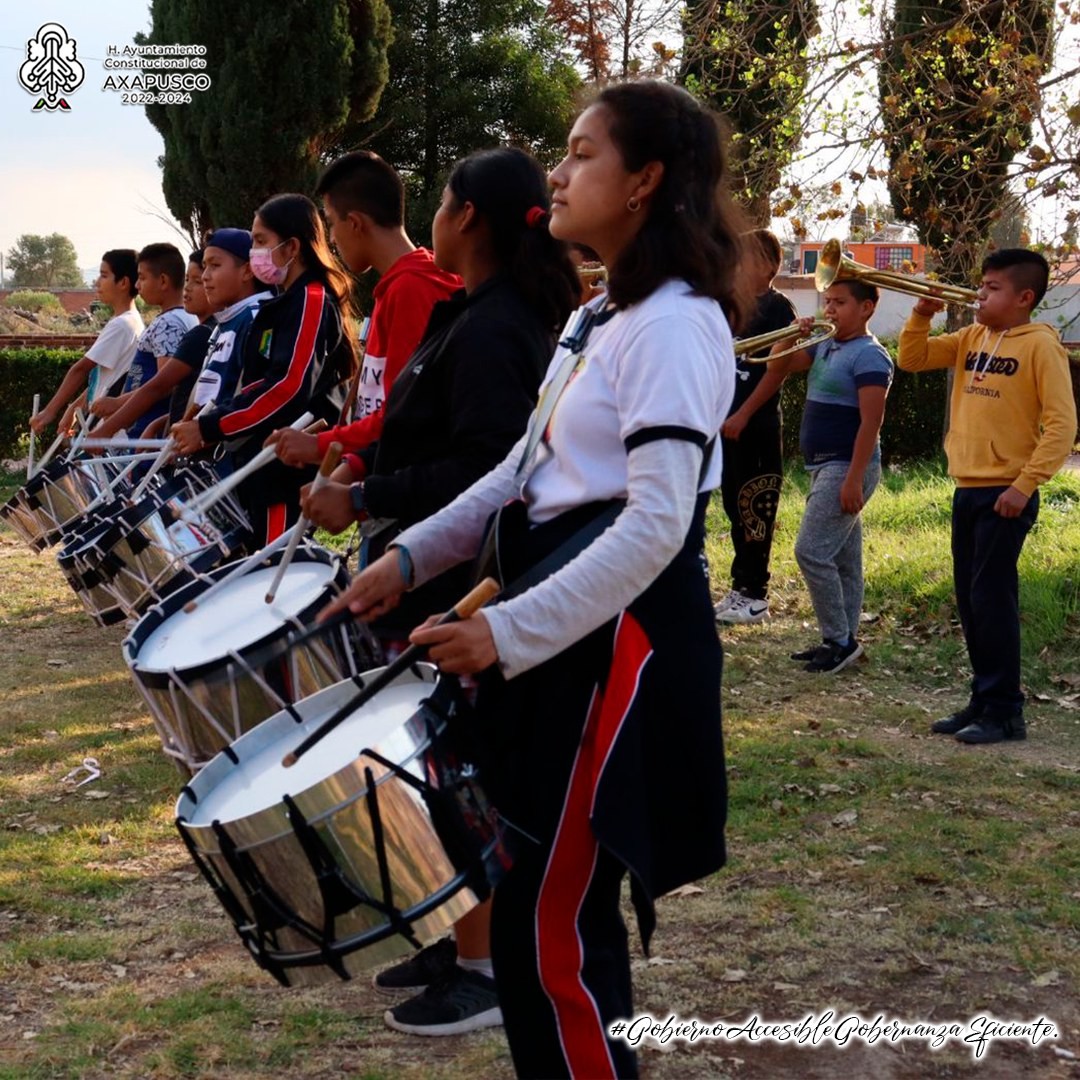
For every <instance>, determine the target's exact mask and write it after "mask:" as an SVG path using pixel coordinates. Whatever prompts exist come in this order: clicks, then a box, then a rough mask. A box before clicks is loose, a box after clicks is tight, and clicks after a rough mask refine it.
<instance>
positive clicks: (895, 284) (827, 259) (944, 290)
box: [814, 239, 979, 311]
mask: <svg viewBox="0 0 1080 1080" xmlns="http://www.w3.org/2000/svg"><path fill="white" fill-rule="evenodd" d="M841 281H863V282H865V283H866V284H867V285H877V286H878V288H879V289H888V290H889V291H890V292H899V293H907V295H908V296H924V297H928V298H929V299H931V300H944V301H945V303H947V304H961V305H963V306H964V307H970V308H974V309H975V310H976V311H977V310H978V308H979V294H978V292H976V291H975V290H974V289H966V288H964V287H963V286H962V285H946V284H945V282H943V281H931V280H930V279H929V278H920V277H914V276H912V275H911V274H901V273H898V272H897V271H895V270H875V269H873V268H872V267H869V266H863V264H862V263H857V262H855V261H854V259H849V258H847V257H846V256H845V255H844V253H843V250H842V249H841V247H840V241H839V240H836V239H833V240H829V241H828V242H827V243H826V244H825V246H824V247H823V248H822V249H821V254H820V255H819V256H818V264H817V269H816V270H815V271H814V285H815V287H816V288H817V291H818V292H824V291H825V290H826V289H827V288H828V287H829V286H830V285H836V284H837V283H839V282H841Z"/></svg>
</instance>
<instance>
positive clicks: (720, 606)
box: [713, 589, 743, 619]
mask: <svg viewBox="0 0 1080 1080" xmlns="http://www.w3.org/2000/svg"><path fill="white" fill-rule="evenodd" d="M742 598H743V594H742V593H741V592H739V590H738V589H732V590H731V591H730V592H729V593H728V594H727V596H725V597H723V598H722V599H720V600H718V601H717V602H716V604H715V605H714V606H713V614H714V615H715V616H716V617H717V618H718V619H719V618H720V615H721V614H722V613H723V612H725V611H727V610H728V608H730V607H731V605H732V604H734V603H735V602H736V601H737V600H741V599H742Z"/></svg>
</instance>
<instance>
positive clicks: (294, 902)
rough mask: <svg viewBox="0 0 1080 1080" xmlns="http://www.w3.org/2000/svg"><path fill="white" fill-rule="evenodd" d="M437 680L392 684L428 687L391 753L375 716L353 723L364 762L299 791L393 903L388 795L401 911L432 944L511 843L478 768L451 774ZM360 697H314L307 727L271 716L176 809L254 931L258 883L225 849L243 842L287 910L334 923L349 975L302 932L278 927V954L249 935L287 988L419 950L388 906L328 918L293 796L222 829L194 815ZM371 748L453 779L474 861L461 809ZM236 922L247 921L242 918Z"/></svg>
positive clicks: (313, 822)
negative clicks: (436, 804)
mask: <svg viewBox="0 0 1080 1080" xmlns="http://www.w3.org/2000/svg"><path fill="white" fill-rule="evenodd" d="M377 674H378V672H377V671H373V672H371V673H370V675H371V676H372V677H374V676H375V675H377ZM436 678H437V677H436V673H435V671H434V669H433V668H432V667H431V666H430V665H417V666H416V667H415V668H414V669H413V670H412V672H411V673H406V674H405V675H404V676H402V677H400V678H399V679H398V680H396V681H395V683H394V684H392V685H399V684H401V683H402V680H408V679H412V680H415V681H416V682H417V693H418V700H417V708H416V712H415V713H414V715H413V716H412V717H411V718H410V719H409V721H408V722H407V723H405V724H404V725H402V726H401V727H399V728H397V729H396V730H395V731H394V732H393V733H392V735H391V736H390V737H388V738H386V739H384V740H383V741H382V742H381V743H380V744H379V745H377V746H374V747H370V748H368V747H365V744H364V739H363V720H362V716H363V714H361V717H360V718H350V720H348V721H346V723H356V725H357V726H356V727H355V734H356V737H357V751H358V754H357V756H356V757H355V758H353V759H352V760H348V761H345V762H342V763H341V764H340V766H338V767H337V768H335V769H334V771H332V772H330V774H329V775H327V776H326V777H325V778H324V779H322V780H321V781H319V782H318V783H315V784H313V785H311V786H310V787H308V788H306V789H305V790H303V791H300V792H297V793H296V794H295V795H293V797H292V798H293V802H294V804H295V806H296V808H297V810H298V811H299V813H300V814H301V815H302V816H303V818H304V819H305V820H306V822H307V824H308V825H309V826H310V827H311V828H312V829H313V830H314V832H315V833H316V834H317V836H318V838H319V846H320V847H321V848H322V849H323V850H324V851H325V852H327V853H329V854H330V856H331V857H332V860H333V863H334V864H335V866H336V867H337V869H338V870H339V871H340V873H341V874H342V875H343V876H344V878H345V879H346V880H347V881H348V882H349V883H351V885H352V886H354V887H356V888H358V889H359V890H360V891H361V892H363V893H365V894H368V895H371V896H374V897H380V896H381V895H382V892H381V890H382V887H383V886H382V882H383V880H384V879H383V878H382V876H381V870H380V865H379V858H378V851H377V846H376V842H375V839H374V837H375V834H376V826H375V824H374V822H373V819H372V805H371V802H372V800H371V799H370V797H369V793H370V792H371V791H372V790H374V791H375V792H376V793H377V803H378V819H379V826H378V827H379V828H380V829H381V834H382V836H383V838H384V839H385V856H386V866H387V869H388V871H389V873H388V878H389V881H390V883H391V887H392V902H393V906H394V907H395V908H397V909H398V910H399V911H400V912H402V913H403V915H404V916H405V918H406V919H407V920H408V922H409V923H410V925H411V930H412V932H413V934H415V936H416V938H417V939H419V940H420V941H430V940H433V939H435V938H437V937H438V936H440V935H442V934H444V933H445V932H447V931H448V930H449V929H450V928H451V927H452V926H453V924H454V923H455V922H456V921H457V920H459V919H460V918H461V917H462V916H464V915H465V914H467V913H468V912H469V911H470V910H471V909H472V908H473V907H474V906H476V904H477V903H479V902H480V901H481V900H482V899H486V896H487V887H486V881H487V878H486V871H485V866H484V860H485V859H486V858H487V856H488V854H489V853H490V852H491V851H492V850H494V849H496V848H500V847H501V838H500V833H499V828H498V825H497V822H496V818H495V815H494V813H493V812H491V811H490V808H489V807H488V805H487V800H486V797H485V796H484V794H483V791H482V789H481V788H480V785H479V782H478V780H477V778H476V776H475V773H474V772H472V770H470V769H469V768H468V767H465V768H464V769H461V770H455V771H454V772H453V779H452V780H450V779H448V777H449V776H450V775H451V774H450V771H449V770H448V769H447V761H446V760H445V759H446V757H447V756H452V753H451V754H448V751H447V741H446V740H447V734H448V733H447V726H446V722H445V720H444V716H445V715H446V709H445V702H444V703H443V704H442V705H441V706H440V707H438V708H434V707H432V704H433V702H429V701H428V700H426V698H427V696H428V695H434V697H436V698H437V697H438V696H439V693H440V690H441V687H437V686H436ZM355 692H356V687H355V685H354V683H353V682H352V681H351V680H350V681H346V682H342V683H339V684H337V685H335V686H332V687H328V688H327V689H325V690H323V691H320V692H319V693H318V694H315V695H314V696H312V697H310V698H308V699H306V700H304V701H302V702H300V703H299V704H298V706H297V712H298V713H299V715H300V716H301V718H302V719H303V721H304V724H303V727H298V726H297V722H296V721H295V720H294V719H293V717H292V716H290V715H289V714H288V713H284V712H282V713H278V714H276V715H275V716H273V717H271V718H269V719H268V720H266V721H265V722H264V723H263V724H261V725H259V726H258V727H257V728H255V729H254V730H253V731H251V732H249V733H248V734H246V735H245V736H243V738H241V739H239V740H238V741H237V742H236V743H234V744H233V746H232V747H231V748H230V750H229V751H228V752H227V753H223V754H221V755H219V756H218V757H216V758H215V759H214V760H213V761H211V762H210V763H209V764H208V765H207V766H206V767H205V768H204V769H203V770H202V771H201V772H200V773H199V774H198V776H196V777H195V778H194V779H193V780H192V781H191V783H190V784H189V785H188V787H186V788H185V789H184V791H183V792H182V793H181V795H180V798H179V800H178V801H177V805H176V813H177V825H178V827H179V829H180V831H181V834H182V835H183V836H184V839H185V842H186V843H187V844H188V847H189V850H191V852H192V854H193V856H194V857H195V858H196V861H197V862H199V863H200V865H204V866H206V867H208V868H209V869H210V871H211V874H212V875H213V876H214V877H216V879H217V882H218V884H219V885H221V884H223V885H224V887H225V889H226V890H227V892H228V893H230V894H231V895H232V897H233V900H234V901H235V902H237V903H238V904H239V905H240V907H242V908H243V910H244V913H245V918H246V921H247V922H249V923H250V924H252V925H254V924H257V923H258V922H259V911H258V905H257V904H256V903H254V902H253V901H252V897H251V895H250V893H249V890H248V888H247V887H246V886H245V883H244V882H243V881H242V880H241V878H242V877H244V876H245V875H244V874H240V875H238V874H237V872H235V868H236V865H237V856H236V855H235V854H233V855H230V854H229V853H227V852H226V851H225V846H226V845H225V843H224V842H223V841H224V840H225V839H227V842H228V845H229V846H230V847H231V846H233V845H235V847H236V849H237V851H238V852H239V855H240V858H241V859H242V860H243V861H244V864H245V865H246V866H247V867H249V868H253V869H254V872H255V874H256V875H257V877H259V878H262V879H264V880H265V882H266V883H267V884H268V885H269V886H270V889H271V890H272V892H273V894H274V896H275V897H276V898H277V899H278V901H279V902H280V903H281V904H282V905H283V906H284V907H285V908H287V909H288V910H289V911H291V912H292V913H294V914H295V915H296V916H298V917H299V918H300V919H303V920H304V921H305V922H306V923H308V924H309V925H310V926H312V927H318V928H326V930H327V933H328V935H329V939H330V940H332V941H333V942H334V943H335V944H336V945H337V946H338V948H337V949H336V950H334V951H335V952H336V953H337V956H336V960H337V961H339V962H340V967H335V965H328V964H327V962H326V959H325V955H324V954H322V953H321V952H320V950H319V948H318V947H317V946H316V945H314V944H313V942H312V940H311V937H310V936H309V934H306V933H304V932H303V931H301V930H297V929H296V928H294V927H290V926H287V925H286V926H279V927H276V928H274V930H273V940H272V943H271V947H270V948H269V949H268V950H267V955H264V956H260V955H259V950H257V949H254V948H252V945H251V942H250V941H248V942H247V944H248V946H249V948H251V949H252V952H253V953H254V954H255V955H256V959H257V960H259V962H260V963H262V964H263V965H264V966H267V967H269V968H270V970H271V971H272V972H273V973H274V974H275V976H276V977H277V978H278V979H279V980H280V981H282V982H284V983H286V984H287V985H315V984H318V983H322V982H325V981H327V980H328V979H332V978H334V977H351V976H353V975H355V974H357V973H358V972H360V971H362V970H363V969H364V968H366V967H368V966H370V965H372V964H376V963H381V962H383V961H385V960H389V959H393V958H395V957H397V956H400V955H401V954H402V953H403V952H405V951H407V950H408V948H409V947H410V946H409V944H408V942H407V940H406V939H405V938H404V937H403V936H401V935H400V934H399V933H397V932H395V931H394V929H393V927H392V926H391V924H390V922H389V921H388V919H387V917H386V916H385V914H384V913H383V912H381V911H379V910H376V909H375V908H374V907H371V906H368V905H364V904H360V905H357V906H355V907H352V908H351V909H349V910H344V911H340V910H339V911H337V912H336V913H333V914H331V915H330V916H329V917H328V913H327V909H326V906H325V904H324V902H323V897H322V895H321V894H320V889H319V883H318V881H317V878H316V875H315V872H314V869H313V865H314V864H313V861H312V859H311V858H310V857H309V853H308V848H307V847H306V846H305V844H304V843H303V842H302V841H301V839H300V837H299V836H298V833H297V831H296V829H294V827H293V822H292V819H291V814H290V811H289V809H288V808H287V806H286V804H285V802H284V801H279V802H277V803H276V804H274V805H271V806H268V807H266V808H265V809H261V810H259V811H256V812H254V813H251V814H249V815H246V816H243V817H239V818H237V819H235V820H231V821H227V822H219V823H216V825H215V823H193V819H196V818H197V815H198V801H199V799H200V798H205V797H206V796H207V794H208V793H210V792H212V791H213V790H214V789H215V788H216V787H217V786H218V785H219V784H221V783H223V782H225V781H227V780H228V778H229V777H230V776H231V775H232V773H233V770H234V768H235V767H236V765H235V763H234V760H233V759H234V758H235V759H236V762H240V763H243V762H245V761H250V760H251V759H252V758H254V757H255V756H256V755H258V754H260V753H262V752H264V751H267V750H271V751H272V750H274V749H275V748H277V747H280V748H281V753H282V754H284V753H285V752H286V751H287V750H288V749H289V748H291V747H293V746H295V745H296V743H297V742H298V741H299V739H300V738H301V737H302V736H303V735H304V734H306V733H308V732H309V731H310V730H311V729H313V728H314V727H317V726H318V723H319V722H320V721H321V720H322V719H324V718H325V717H326V716H327V715H329V714H330V713H332V712H333V711H334V710H335V709H336V708H337V707H338V706H340V705H343V704H345V703H346V702H347V701H348V700H349V699H350V697H351V696H353V695H354V694H355ZM444 696H445V695H444ZM377 700H378V698H377V697H376V699H375V701H377ZM373 704H374V702H373ZM367 749H371V750H374V751H375V752H376V753H377V754H379V755H380V756H381V757H384V758H387V759H389V760H390V761H392V762H393V763H394V764H395V765H396V766H397V768H398V769H400V770H402V771H404V772H406V773H408V774H409V775H410V776H412V777H414V778H415V779H416V780H419V781H425V782H428V783H431V782H435V783H436V785H438V783H439V782H440V781H441V782H442V783H443V784H444V785H445V787H444V794H445V796H446V798H447V800H448V804H449V806H450V809H449V811H448V812H449V814H450V815H451V816H454V817H457V818H459V819H460V820H458V821H456V822H455V824H456V825H458V826H464V827H466V828H467V829H468V831H469V834H470V837H471V843H472V845H474V846H473V847H472V852H471V856H470V855H469V854H468V853H465V854H463V852H464V848H461V847H458V846H457V845H456V843H455V842H453V841H451V844H450V846H451V849H452V850H453V849H454V848H455V847H457V848H458V849H457V852H456V856H457V857H456V858H453V857H452V856H451V853H448V851H447V848H446V846H445V843H446V842H447V841H448V835H447V833H448V829H447V822H446V818H445V815H446V813H447V806H446V805H444V806H443V809H442V810H441V811H440V813H439V815H438V817H436V815H435V814H433V812H432V808H431V803H430V801H429V800H428V799H427V798H425V797H424V796H423V795H422V794H421V793H420V792H418V791H417V790H416V789H415V788H414V787H413V786H411V785H410V784H409V783H407V782H406V781H404V780H402V779H401V777H400V776H399V775H398V773H397V772H396V771H394V770H391V769H388V768H387V767H386V766H385V765H384V764H382V763H381V762H380V761H378V760H376V758H375V757H373V756H371V755H370V754H369V753H366V752H364V751H365V750H367ZM312 752H314V751H312ZM450 831H451V832H452V831H454V830H453V829H451V830H450ZM470 857H471V859H472V865H471V866H470V865H468V862H469V859H470ZM205 872H206V870H205V869H204V873H205ZM248 884H249V885H250V878H249V879H248ZM227 906H228V905H227ZM233 914H234V919H235V918H236V914H235V911H234V912H233ZM244 921H245V920H244V919H242V920H241V922H244ZM238 929H239V927H238ZM242 936H243V933H242ZM278 965H280V967H278Z"/></svg>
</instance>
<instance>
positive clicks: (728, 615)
mask: <svg viewBox="0 0 1080 1080" xmlns="http://www.w3.org/2000/svg"><path fill="white" fill-rule="evenodd" d="M768 617H769V601H768V600H758V599H755V598H754V597H752V596H743V594H742V593H739V594H738V597H737V598H736V599H735V600H734V601H733V602H732V603H731V605H730V606H729V607H727V608H725V609H724V610H723V611H720V612H717V615H716V621H717V622H722V623H759V622H762V621H763V620H764V619H767V618H768Z"/></svg>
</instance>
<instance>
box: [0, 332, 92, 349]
mask: <svg viewBox="0 0 1080 1080" xmlns="http://www.w3.org/2000/svg"><path fill="white" fill-rule="evenodd" d="M96 340H97V334H0V349H36V348H39V347H40V348H43V349H89V348H90V346H91V345H93V343H94V342H95V341H96Z"/></svg>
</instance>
